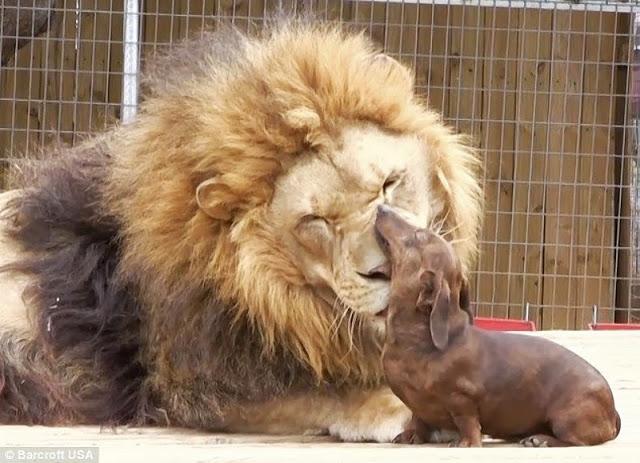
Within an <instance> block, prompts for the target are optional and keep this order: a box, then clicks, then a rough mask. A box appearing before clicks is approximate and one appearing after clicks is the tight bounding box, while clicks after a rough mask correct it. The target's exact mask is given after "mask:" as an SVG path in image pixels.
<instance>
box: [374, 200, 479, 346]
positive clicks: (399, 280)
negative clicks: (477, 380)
mask: <svg viewBox="0 0 640 463" xmlns="http://www.w3.org/2000/svg"><path fill="white" fill-rule="evenodd" d="M376 231H377V233H378V238H379V240H380V244H381V246H382V248H383V249H385V250H386V252H387V253H388V255H389V258H390V260H391V267H392V268H391V276H392V280H391V301H390V302H391V304H390V310H391V311H399V310H417V311H420V312H422V313H424V314H425V315H426V316H427V317H428V320H429V330H430V332H431V339H432V341H433V344H434V346H435V347H436V348H437V349H439V350H442V349H444V348H445V347H446V346H447V344H448V342H449V333H450V332H451V329H452V326H453V325H458V324H459V323H460V322H462V323H469V322H470V323H473V313H472V311H471V308H470V305H469V285H468V282H467V280H466V278H465V277H464V275H463V274H462V267H461V265H460V261H459V259H458V258H457V256H456V254H455V252H454V250H453V247H452V246H451V244H450V243H448V242H447V241H446V240H445V239H444V238H442V237H441V236H439V235H437V234H436V233H434V232H432V231H429V230H426V229H421V228H417V227H415V226H413V225H411V224H410V223H408V222H407V221H405V220H404V219H403V218H402V217H401V216H400V215H399V214H398V213H397V212H395V211H394V210H393V209H391V208H390V207H388V206H380V207H379V208H378V215H377V218H376Z"/></svg>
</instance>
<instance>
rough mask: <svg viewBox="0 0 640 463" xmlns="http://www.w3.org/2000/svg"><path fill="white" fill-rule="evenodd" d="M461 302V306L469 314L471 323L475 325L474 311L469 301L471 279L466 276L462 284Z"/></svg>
mask: <svg viewBox="0 0 640 463" xmlns="http://www.w3.org/2000/svg"><path fill="white" fill-rule="evenodd" d="M459 302H460V308H461V309H462V310H464V311H465V312H467V314H468V315H469V323H470V324H472V325H473V311H472V310H471V304H470V301H469V281H468V280H467V279H466V278H465V277H462V283H461V284H460V299H459Z"/></svg>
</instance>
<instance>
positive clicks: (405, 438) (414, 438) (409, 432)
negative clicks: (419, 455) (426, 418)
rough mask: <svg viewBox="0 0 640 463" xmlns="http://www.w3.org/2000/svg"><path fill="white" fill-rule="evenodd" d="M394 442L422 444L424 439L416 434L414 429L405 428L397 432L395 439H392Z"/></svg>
mask: <svg viewBox="0 0 640 463" xmlns="http://www.w3.org/2000/svg"><path fill="white" fill-rule="evenodd" d="M392 442H393V443H394V444H405V445H420V444H424V441H423V440H422V439H421V438H420V436H418V433H417V432H416V430H415V429H405V430H404V431H402V432H401V433H400V434H398V435H397V436H396V437H395V439H393V441H392Z"/></svg>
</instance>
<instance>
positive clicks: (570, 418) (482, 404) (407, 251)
mask: <svg viewBox="0 0 640 463" xmlns="http://www.w3.org/2000/svg"><path fill="white" fill-rule="evenodd" d="M378 231H379V233H380V234H381V238H382V240H383V241H384V243H385V245H386V246H387V248H388V250H389V254H390V256H391V261H392V266H393V269H392V295H391V304H390V307H389V315H388V318H387V341H386V344H385V349H384V354H383V362H384V368H385V373H386V375H387V380H388V382H389V385H390V386H391V389H392V390H393V391H394V393H395V394H397V395H398V397H400V399H401V400H402V401H403V402H404V403H405V404H407V405H408V406H409V408H411V409H412V411H413V412H414V423H415V425H416V426H415V430H414V431H413V433H411V432H409V433H407V434H405V436H404V437H405V440H411V441H418V442H419V441H421V440H422V439H423V437H424V435H426V433H427V432H428V431H429V429H431V428H434V427H437V428H442V429H451V430H457V431H458V432H459V433H460V437H461V439H460V441H459V445H460V446H480V445H481V436H482V434H488V435H490V436H492V437H496V438H503V439H514V438H517V439H522V441H521V442H522V443H523V444H524V445H527V446H566V445H595V444H601V443H604V442H606V441H608V440H611V439H614V438H615V437H616V436H617V435H618V433H619V431H620V417H619V415H618V413H617V412H616V410H615V407H614V400H613V395H612V393H611V389H610V387H609V385H608V383H607V381H606V380H605V379H604V378H603V376H602V375H601V374H600V373H599V372H598V371H597V370H596V369H595V368H594V367H592V366H591V365H589V364H588V363H587V362H586V361H585V360H583V359H582V358H580V357H579V356H577V355H576V354H574V353H573V352H571V351H569V350H567V349H565V348H564V347H562V346H559V345H558V344H555V343H553V342H551V341H548V340H546V339H542V338H538V337H535V336H528V335H518V334H511V333H498V332H490V331H484V330H482V329H479V328H476V327H474V326H473V325H472V317H471V316H470V315H471V313H470V311H469V303H468V289H467V284H466V282H465V280H464V279H463V277H462V275H461V270H460V264H459V263H458V262H457V259H456V258H455V255H454V253H453V251H452V248H451V246H450V245H449V244H448V243H447V242H446V241H444V240H443V239H442V238H440V237H438V236H437V235H435V234H433V233H430V232H427V231H424V230H417V229H415V228H413V227H411V226H410V225H409V224H406V223H404V222H402V221H401V219H400V218H399V217H397V216H395V215H394V213H393V212H392V211H390V210H388V209H381V210H380V213H379V218H378Z"/></svg>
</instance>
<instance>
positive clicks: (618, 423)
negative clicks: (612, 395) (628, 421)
mask: <svg viewBox="0 0 640 463" xmlns="http://www.w3.org/2000/svg"><path fill="white" fill-rule="evenodd" d="M615 414H616V435H615V437H618V434H620V428H621V427H622V422H621V421H620V414H619V413H618V411H617V410H615Z"/></svg>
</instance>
